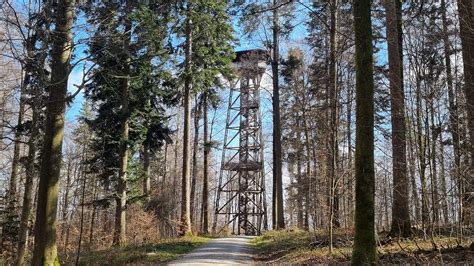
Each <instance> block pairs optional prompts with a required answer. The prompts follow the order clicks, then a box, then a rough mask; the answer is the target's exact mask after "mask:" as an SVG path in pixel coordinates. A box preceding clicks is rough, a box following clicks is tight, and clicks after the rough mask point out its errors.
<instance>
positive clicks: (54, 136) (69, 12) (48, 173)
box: [32, 0, 75, 265]
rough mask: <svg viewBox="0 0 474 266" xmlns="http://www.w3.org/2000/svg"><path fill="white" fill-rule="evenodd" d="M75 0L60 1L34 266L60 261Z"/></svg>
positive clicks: (43, 152) (48, 103)
mask: <svg viewBox="0 0 474 266" xmlns="http://www.w3.org/2000/svg"><path fill="white" fill-rule="evenodd" d="M74 9H75V0H59V1H58V4H57V9H56V12H55V13H56V15H55V19H56V25H55V29H54V31H53V33H52V34H53V46H52V50H51V85H50V86H49V96H48V99H47V104H46V124H45V135H44V144H43V148H42V151H41V154H42V156H41V170H40V181H39V188H38V204H37V209H36V225H35V247H34V252H33V261H32V264H34V265H53V264H55V263H57V262H58V255H57V246H56V215H57V205H58V191H59V175H60V169H61V157H62V156H61V148H62V141H63V135H64V113H65V109H66V96H67V80H68V76H69V70H70V59H71V51H72V36H71V32H72V24H73V20H74V13H75V12H74Z"/></svg>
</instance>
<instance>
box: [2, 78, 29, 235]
mask: <svg viewBox="0 0 474 266" xmlns="http://www.w3.org/2000/svg"><path fill="white" fill-rule="evenodd" d="M25 75H28V74H25ZM25 81H26V77H25V78H24V81H23V83H25ZM25 85H26V84H22V86H21V92H20V106H19V110H18V118H17V125H16V128H15V136H14V139H13V158H12V169H11V174H10V180H9V186H8V197H7V210H8V212H9V213H8V216H9V217H12V218H13V217H16V216H17V207H18V206H17V205H18V204H17V203H18V202H17V200H18V196H17V183H18V175H19V172H20V148H21V135H22V132H21V131H22V127H23V126H22V123H23V113H24V112H25V98H26V88H25ZM12 221H13V220H12ZM6 233H7V234H8V233H9V232H6Z"/></svg>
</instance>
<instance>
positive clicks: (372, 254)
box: [352, 0, 377, 265]
mask: <svg viewBox="0 0 474 266" xmlns="http://www.w3.org/2000/svg"><path fill="white" fill-rule="evenodd" d="M370 6H371V1H370V0H354V5H353V15H354V31H355V58H356V60H355V65H356V152H355V153H356V154H355V177H356V211H355V238H354V250H353V253H352V265H370V264H373V263H376V260H377V252H376V243H375V227H374V226H375V225H374V220H375V215H374V194H375V172H374V77H373V52H372V21H371V14H370V11H371V7H370Z"/></svg>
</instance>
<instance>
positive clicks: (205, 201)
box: [201, 92, 211, 234]
mask: <svg viewBox="0 0 474 266" xmlns="http://www.w3.org/2000/svg"><path fill="white" fill-rule="evenodd" d="M202 108H203V116H204V136H203V138H204V140H203V142H204V166H203V167H204V174H203V180H202V206H201V209H202V228H201V232H202V233H203V234H208V233H209V153H210V150H211V146H210V145H211V144H210V143H209V126H208V123H209V121H208V112H207V111H208V108H209V106H208V92H205V93H204V102H203V107H202Z"/></svg>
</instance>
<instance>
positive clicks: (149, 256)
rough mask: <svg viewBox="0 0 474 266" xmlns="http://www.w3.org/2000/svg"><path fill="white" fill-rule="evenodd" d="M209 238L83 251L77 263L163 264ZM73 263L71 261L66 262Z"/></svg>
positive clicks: (182, 239)
mask: <svg viewBox="0 0 474 266" xmlns="http://www.w3.org/2000/svg"><path fill="white" fill-rule="evenodd" d="M209 240H210V238H206V237H182V238H175V239H168V240H162V241H159V242H155V243H147V244H144V245H138V246H135V245H129V246H126V247H123V248H115V247H112V248H108V249H104V250H98V251H91V252H86V253H83V254H82V255H81V256H80V258H79V265H135V264H137V265H143V264H146V265H149V264H152V265H155V264H164V263H166V262H169V261H171V260H174V259H176V258H177V257H179V256H180V255H183V254H187V253H190V252H191V251H193V250H194V249H196V248H198V247H200V246H202V245H204V244H206V243H207V242H208V241H209ZM69 263H71V264H74V262H73V261H70V262H66V263H65V264H66V265H69Z"/></svg>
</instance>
